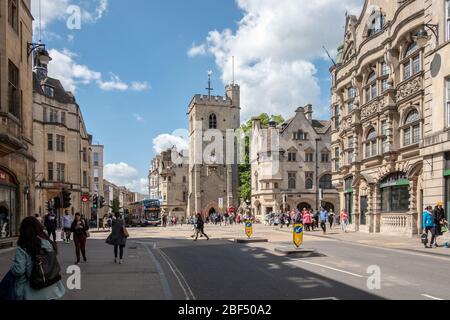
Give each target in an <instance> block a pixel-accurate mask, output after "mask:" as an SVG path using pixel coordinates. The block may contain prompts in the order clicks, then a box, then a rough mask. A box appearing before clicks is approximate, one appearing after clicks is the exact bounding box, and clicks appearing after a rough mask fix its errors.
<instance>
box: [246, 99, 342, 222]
mask: <svg viewBox="0 0 450 320" xmlns="http://www.w3.org/2000/svg"><path fill="white" fill-rule="evenodd" d="M250 154H251V157H250V161H251V177H252V210H253V214H254V215H255V216H256V217H257V218H259V219H260V220H261V221H262V220H263V219H264V217H265V215H266V214H268V213H270V212H285V211H290V210H292V209H294V208H298V209H299V210H303V209H304V208H308V209H318V208H320V207H321V206H323V207H325V208H326V209H328V210H329V209H333V210H339V196H338V193H337V191H336V190H335V189H334V188H333V186H332V175H331V174H332V170H331V122H330V121H329V120H327V121H319V120H314V119H313V109H312V106H311V105H307V106H305V107H300V108H298V109H297V110H296V112H295V115H294V116H293V117H292V118H291V119H289V120H287V121H286V122H284V123H282V124H279V125H277V124H276V123H274V122H271V123H270V124H269V128H268V129H264V128H262V127H261V122H260V121H259V120H258V119H257V118H255V119H253V128H252V137H251V153H250Z"/></svg>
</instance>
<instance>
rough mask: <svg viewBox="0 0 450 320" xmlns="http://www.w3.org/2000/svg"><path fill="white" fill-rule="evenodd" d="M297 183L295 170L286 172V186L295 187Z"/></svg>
mask: <svg viewBox="0 0 450 320" xmlns="http://www.w3.org/2000/svg"><path fill="white" fill-rule="evenodd" d="M296 184H297V174H296V173H295V172H289V173H288V188H289V189H296Z"/></svg>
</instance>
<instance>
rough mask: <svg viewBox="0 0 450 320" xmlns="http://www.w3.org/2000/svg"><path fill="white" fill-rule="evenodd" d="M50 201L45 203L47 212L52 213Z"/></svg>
mask: <svg viewBox="0 0 450 320" xmlns="http://www.w3.org/2000/svg"><path fill="white" fill-rule="evenodd" d="M52 201H53V199H52V200H49V201H47V206H46V207H47V212H52V211H53V204H52Z"/></svg>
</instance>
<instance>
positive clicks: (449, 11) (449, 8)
mask: <svg viewBox="0 0 450 320" xmlns="http://www.w3.org/2000/svg"><path fill="white" fill-rule="evenodd" d="M445 12H446V14H445V16H446V17H445V18H446V30H447V37H446V39H447V41H450V0H447V1H446V10H445Z"/></svg>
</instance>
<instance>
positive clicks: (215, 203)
mask: <svg viewBox="0 0 450 320" xmlns="http://www.w3.org/2000/svg"><path fill="white" fill-rule="evenodd" d="M240 110H241V108H240V88H239V86H238V85H234V84H233V85H231V84H230V85H227V86H226V88H225V96H209V95H196V96H194V98H193V99H192V101H191V103H190V104H189V111H188V117H189V132H190V141H189V146H190V148H189V159H190V160H189V194H188V211H187V213H188V216H190V215H191V214H193V213H194V212H196V213H198V212H200V213H202V214H203V216H204V217H206V216H208V215H209V214H211V213H213V212H221V213H224V212H225V211H226V210H227V209H228V208H230V207H235V208H237V207H238V206H239V195H238V189H239V166H238V163H237V159H238V156H237V154H238V150H237V148H238V144H237V143H234V141H235V140H232V139H226V137H227V132H228V135H230V133H231V132H230V130H236V129H239V127H240V121H241V120H240ZM227 141H228V142H227ZM219 199H222V200H219ZM221 207H222V208H221Z"/></svg>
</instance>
